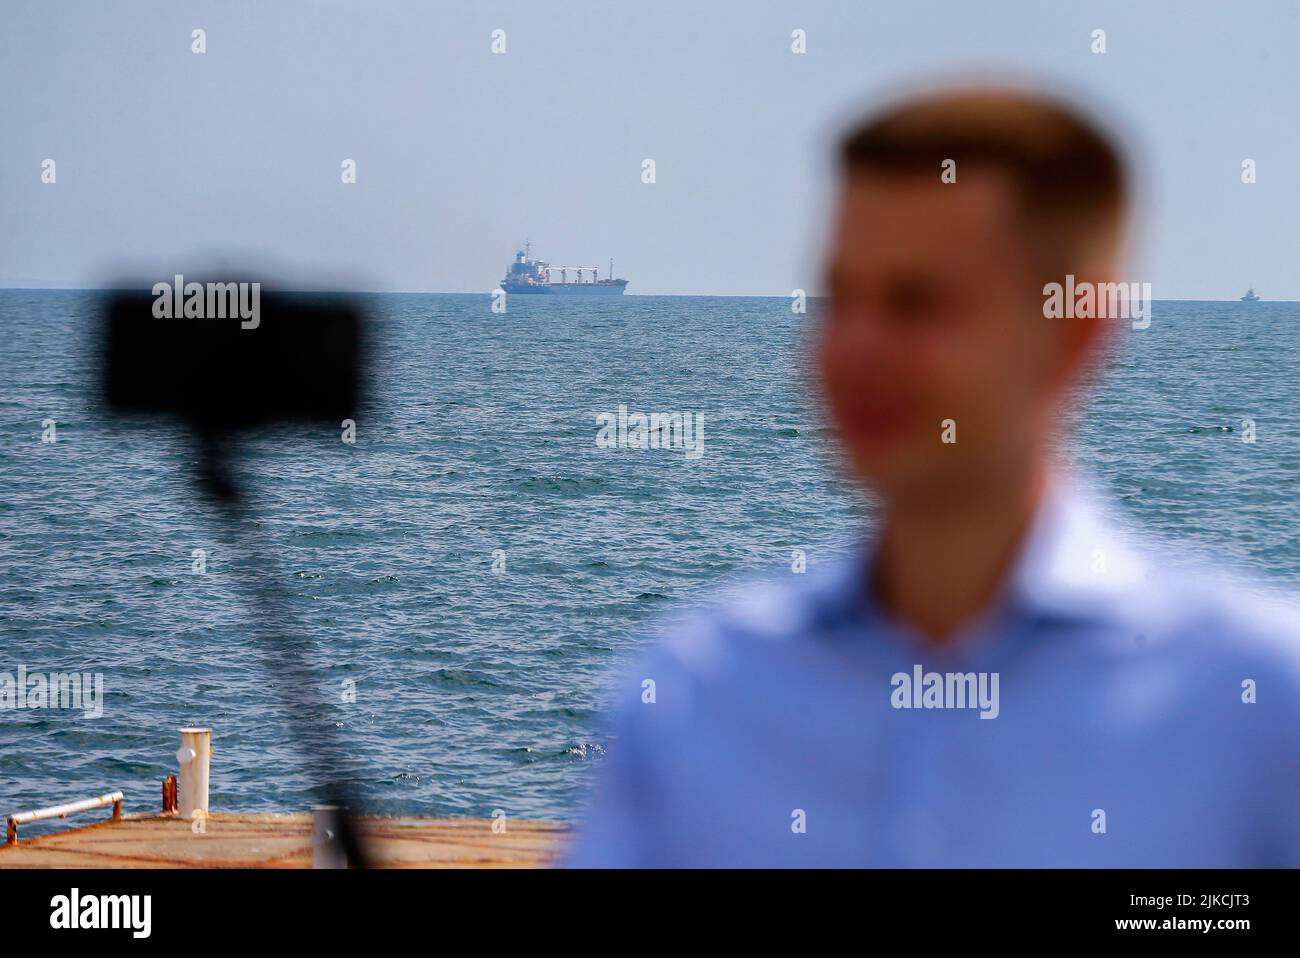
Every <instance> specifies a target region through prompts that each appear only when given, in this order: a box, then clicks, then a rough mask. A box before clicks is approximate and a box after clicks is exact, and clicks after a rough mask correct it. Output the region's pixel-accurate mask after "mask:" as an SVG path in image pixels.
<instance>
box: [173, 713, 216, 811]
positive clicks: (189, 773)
mask: <svg viewBox="0 0 1300 958" xmlns="http://www.w3.org/2000/svg"><path fill="white" fill-rule="evenodd" d="M180 732H181V747H180V748H179V749H177V751H176V761H177V763H178V764H179V765H180V775H179V776H178V777H177V784H176V811H177V812H178V813H179V814H180V816H181V817H182V818H195V817H199V818H206V817H207V815H208V768H209V766H210V765H211V761H212V729H210V728H183V729H181V730H180Z"/></svg>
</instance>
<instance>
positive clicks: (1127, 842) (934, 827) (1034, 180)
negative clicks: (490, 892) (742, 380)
mask: <svg viewBox="0 0 1300 958" xmlns="http://www.w3.org/2000/svg"><path fill="white" fill-rule="evenodd" d="M841 158H842V168H843V176H842V190H841V195H840V200H839V206H838V215H837V219H836V226H835V229H834V233H833V239H832V242H831V244H830V249H829V263H828V273H827V279H828V285H829V291H830V301H829V304H828V308H827V311H826V313H825V315H824V317H823V319H822V321H821V330H820V333H821V338H820V348H819V351H818V363H819V371H820V376H821V381H822V384H823V387H824V391H825V394H826V397H827V399H828V403H829V407H830V412H831V416H832V419H833V421H834V423H835V424H836V426H837V427H838V431H839V435H840V441H841V443H842V446H843V449H844V452H845V453H846V459H847V461H848V463H849V465H850V467H851V469H852V471H853V473H854V474H855V475H856V477H857V478H858V479H859V480H861V482H862V484H863V485H864V486H866V487H868V488H869V489H871V490H872V491H874V492H875V493H876V495H877V497H878V501H879V512H878V516H879V526H878V532H877V534H876V535H875V536H874V537H873V540H872V541H871V542H869V543H867V544H866V545H865V546H864V548H863V550H862V552H861V554H860V556H859V557H858V558H857V559H855V560H853V561H851V562H849V563H847V564H845V565H844V566H843V567H841V568H839V569H836V570H834V571H833V572H832V573H831V574H829V575H813V574H809V575H807V576H796V575H790V576H789V577H788V578H787V579H786V580H784V581H783V582H781V583H779V584H778V583H766V584H764V585H762V586H760V587H756V588H754V589H752V590H751V591H749V592H747V593H742V594H741V595H740V596H739V597H737V598H735V599H734V600H731V601H729V602H728V603H725V604H724V605H723V606H722V607H721V609H719V610H718V611H715V612H710V613H706V614H701V615H698V616H696V617H694V618H691V619H688V620H686V621H684V622H680V623H678V624H676V625H675V626H673V627H672V628H671V629H670V630H669V631H670V633H671V634H670V636H669V638H668V641H667V642H666V643H664V644H663V645H662V646H661V647H659V648H657V649H655V650H654V651H652V652H651V653H649V654H648V655H647V656H646V657H645V658H643V660H642V661H641V662H640V663H639V664H638V665H637V666H636V667H635V668H634V669H633V670H632V672H631V673H630V674H629V675H628V678H627V680H626V681H625V682H624V683H623V684H622V685H621V686H620V687H619V689H618V698H617V703H616V708H617V716H616V728H615V734H616V737H615V740H614V744H613V746H612V754H611V757H610V759H609V762H608V764H607V766H606V768H605V769H604V778H603V781H602V782H601V784H600V787H599V788H598V789H597V791H596V794H595V796H594V799H593V801H592V803H591V806H590V809H589V813H588V816H587V820H586V822H585V826H584V827H583V828H582V830H581V832H580V834H579V837H578V840H577V844H576V846H575V848H574V849H573V852H572V857H571V863H572V864H575V865H578V866H827V865H835V866H839V865H847V866H893V867H900V866H901V867H908V866H994V867H996V866H1011V867H1015V866H1030V867H1034V866H1103V867H1111V866H1115V867H1121V866H1122V867H1137V866H1154V867H1177V866H1211V867H1212V866H1250V865H1291V866H1296V865H1300V642H1298V640H1297V619H1296V617H1295V613H1294V612H1293V611H1292V612H1291V613H1289V614H1288V613H1287V612H1286V611H1285V610H1280V609H1273V610H1270V609H1266V608H1264V607H1262V606H1261V604H1260V603H1259V601H1258V600H1256V599H1254V598H1246V597H1241V596H1236V595H1235V594H1233V593H1230V592H1228V591H1226V590H1223V589H1219V588H1217V587H1216V588H1211V587H1209V586H1207V585H1206V584H1205V583H1204V582H1200V581H1197V582H1192V581H1188V580H1187V579H1186V578H1180V577H1179V576H1177V575H1171V574H1169V568H1168V566H1169V564H1168V563H1167V562H1164V561H1162V560H1161V559H1160V558H1159V557H1158V556H1152V555H1146V554H1143V553H1142V552H1140V551H1138V550H1135V549H1134V548H1132V546H1131V545H1130V544H1128V543H1127V542H1125V541H1124V537H1123V536H1122V535H1120V534H1119V532H1117V530H1116V528H1115V525H1114V523H1113V521H1112V520H1110V519H1108V518H1107V516H1106V515H1105V514H1104V511H1103V510H1101V509H1100V508H1099V507H1098V506H1097V505H1096V504H1095V503H1094V502H1093V501H1092V500H1091V499H1090V498H1089V497H1088V496H1086V495H1085V494H1083V493H1082V492H1081V491H1080V490H1079V488H1078V484H1077V483H1076V482H1074V481H1072V480H1071V479H1070V477H1069V476H1068V475H1066V474H1065V473H1064V472H1063V470H1062V469H1061V468H1060V467H1059V466H1058V465H1057V463H1056V462H1055V457H1054V450H1055V448H1056V447H1057V446H1058V444H1059V440H1061V439H1062V435H1063V431H1064V426H1065V424H1066V422H1067V419H1068V417H1069V414H1070V412H1071V408H1072V405H1073V404H1074V403H1075V402H1076V401H1077V398H1078V395H1079V392H1080V389H1079V387H1080V386H1081V385H1082V384H1083V383H1084V381H1085V379H1086V376H1087V374H1088V373H1089V371H1090V370H1092V369H1093V368H1094V367H1095V366H1096V365H1097V363H1098V360H1099V358H1100V357H1101V356H1102V355H1103V351H1104V347H1105V346H1106V344H1107V339H1108V337H1109V336H1110V335H1111V334H1112V333H1114V332H1116V331H1117V330H1118V329H1120V328H1121V323H1120V322H1117V321H1116V320H1115V319H1114V318H1100V317H1097V316H1095V315H1086V314H1087V313H1088V312H1089V310H1087V309H1084V310H1081V311H1080V312H1082V313H1083V314H1085V315H1081V316H1075V317H1073V318H1049V311H1048V310H1045V305H1044V304H1045V300H1046V295H1045V294H1046V292H1047V288H1048V287H1049V286H1050V284H1052V283H1058V284H1065V283H1067V276H1068V277H1070V280H1069V282H1070V283H1072V284H1073V287H1074V288H1076V289H1079V288H1084V285H1083V284H1094V285H1097V284H1103V283H1110V282H1119V281H1128V280H1130V279H1131V277H1125V276H1123V275H1122V274H1121V267H1122V265H1123V263H1122V244H1123V240H1124V233H1125V225H1126V218H1127V210H1128V197H1127V193H1126V190H1127V186H1126V174H1125V170H1124V166H1123V164H1122V163H1121V161H1120V159H1119V157H1118V156H1117V155H1116V153H1115V150H1114V149H1113V147H1112V146H1111V145H1110V143H1109V142H1108V141H1107V140H1106V138H1105V137H1104V136H1102V135H1101V134H1100V133H1099V132H1098V131H1097V130H1095V129H1094V128H1093V127H1092V126H1091V125H1090V124H1089V123H1088V122H1087V121H1085V120H1084V119H1082V118H1081V117H1079V116H1078V115H1076V114H1075V113H1074V112H1072V111H1071V110H1070V109H1068V108H1066V107H1063V106H1061V105H1058V104H1056V103H1054V102H1052V101H1049V100H1046V99H1043V98H1040V97H1038V96H1036V95H1029V94H1022V93H1016V92H1011V91H1000V90H982V91H963V92H949V93H938V94H931V95H927V96H925V97H921V98H917V99H913V100H910V101H907V102H904V103H902V104H900V105H897V106H895V107H893V108H892V109H890V110H888V111H887V112H885V113H884V114H883V115H880V116H877V117H875V118H873V119H871V120H870V121H869V122H868V123H866V125H864V126H862V127H861V128H859V129H857V130H855V131H853V132H851V133H850V134H849V135H848V137H847V138H846V139H845V140H844V142H843V146H842V152H841ZM1080 302H1081V303H1082V300H1080ZM1094 312H1095V311H1094ZM1052 315H1059V314H1052ZM1125 325H1127V323H1125ZM1135 325H1136V324H1135ZM1139 328H1140V327H1139ZM1134 335H1141V334H1140V333H1135V334H1134Z"/></svg>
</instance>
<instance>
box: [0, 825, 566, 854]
mask: <svg viewBox="0 0 1300 958" xmlns="http://www.w3.org/2000/svg"><path fill="white" fill-rule="evenodd" d="M357 824H358V826H359V829H360V832H361V836H362V838H363V840H364V841H365V843H366V846H365V847H366V849H367V853H368V854H369V855H370V856H371V858H372V859H373V862H374V864H375V865H376V866H377V867H380V868H537V867H545V866H547V865H551V864H553V863H554V862H555V861H556V859H557V857H558V856H559V854H560V851H561V849H562V845H563V842H564V839H565V836H566V834H567V832H568V826H567V825H565V824H563V823H560V822H538V821H508V822H506V823H505V824H506V827H505V830H504V831H498V832H494V831H493V830H492V821H491V820H490V819H483V818H361V819H358V820H357ZM499 827H500V826H498V828H499ZM311 866H312V816H311V813H309V812H301V813H292V814H275V813H262V814H235V813H211V814H209V815H208V816H207V818H206V819H205V820H204V822H203V824H202V830H201V831H196V830H195V829H194V827H193V823H192V822H190V821H188V820H186V819H184V818H180V817H178V816H176V815H157V814H138V813H137V814H133V815H122V817H121V820H120V821H104V822H98V823H95V824H92V825H85V826H82V827H80V828H72V829H68V830H66V831H61V832H55V833H52V834H48V835H40V836H34V837H31V838H27V837H23V838H22V840H21V841H20V843H19V844H17V845H12V846H0V868H310V867H311Z"/></svg>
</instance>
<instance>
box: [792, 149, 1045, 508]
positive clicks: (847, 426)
mask: <svg viewBox="0 0 1300 958" xmlns="http://www.w3.org/2000/svg"><path fill="white" fill-rule="evenodd" d="M1029 251H1030V244H1029V243H1027V242H1026V240H1025V237H1024V235H1023V230H1022V229H1021V228H1020V226H1019V223H1018V220H1017V217H1016V208H1015V203H1014V194H1013V192H1012V189H1011V186H1010V184H1009V183H1008V182H1006V181H1005V180H1004V179H1003V178H1002V177H1001V176H999V175H998V174H996V173H992V172H988V173H984V172H980V171H975V172H965V173H963V174H962V177H961V180H960V182H959V183H953V184H944V183H941V182H940V179H939V171H938V170H936V171H935V173H934V175H933V176H932V177H931V176H922V175H887V174H876V173H854V174H851V175H850V176H849V177H848V179H847V181H846V183H845V187H844V190H843V194H842V196H841V200H840V206H839V211H838V220H837V223H836V226H835V230H834V233H833V235H832V242H831V247H830V250H829V257H828V259H829V262H828V275H827V280H828V286H829V291H830V302H829V304H828V309H827V313H826V315H825V317H824V319H823V321H822V326H821V338H820V342H819V349H818V363H819V366H820V371H821V378H822V382H823V384H824V388H825V390H826V395H827V398H828V400H829V403H830V410H831V415H832V419H833V421H834V423H835V425H836V426H837V427H838V429H839V432H840V436H841V442H842V444H843V447H844V449H845V451H846V453H847V455H848V458H849V461H850V464H851V466H852V468H853V469H854V471H855V472H856V473H857V474H858V476H859V477H860V478H861V479H863V480H865V481H866V482H868V483H869V484H870V485H872V486H873V487H875V489H876V490H877V491H878V492H880V493H881V494H883V495H885V496H886V497H889V496H891V495H901V494H908V493H922V494H924V493H925V492H927V491H928V492H940V491H942V490H951V489H955V488H959V487H960V484H961V483H962V482H969V481H973V480H975V479H977V478H979V479H983V478H987V477H990V476H993V477H996V476H998V475H1000V474H1003V473H1005V472H1006V471H1008V470H1011V471H1014V470H1017V469H1020V468H1022V467H1023V466H1024V464H1025V463H1026V462H1027V461H1028V457H1030V456H1031V455H1032V450H1033V449H1034V448H1036V440H1037V439H1039V438H1041V436H1040V435H1039V433H1038V430H1040V429H1041V427H1042V425H1043V421H1044V420H1045V418H1046V417H1045V415H1044V412H1045V407H1046V406H1047V405H1048V402H1047V401H1048V400H1049V399H1050V398H1051V396H1052V395H1053V394H1054V392H1055V390H1054V389H1053V382H1054V380H1055V379H1056V378H1059V377H1056V376H1055V375H1054V371H1055V370H1057V369H1058V368H1059V358H1060V357H1059V353H1060V344H1059V343H1058V342H1057V340H1058V339H1060V338H1061V337H1060V335H1059V333H1058V332H1057V331H1056V330H1054V329H1051V328H1050V324H1051V322H1052V321H1051V320H1046V319H1044V318H1043V312H1042V307H1043V297H1042V295H1041V288H1042V284H1041V280H1039V281H1037V282H1036V281H1035V277H1034V273H1033V271H1032V269H1031V256H1030V252H1029ZM1057 322H1060V321H1059V320H1058V321H1057ZM947 420H951V421H952V423H953V424H954V426H953V428H949V429H948V430H947V433H948V435H949V437H955V439H956V441H955V442H951V443H945V442H944V441H943V439H944V435H945V425H946V421H947Z"/></svg>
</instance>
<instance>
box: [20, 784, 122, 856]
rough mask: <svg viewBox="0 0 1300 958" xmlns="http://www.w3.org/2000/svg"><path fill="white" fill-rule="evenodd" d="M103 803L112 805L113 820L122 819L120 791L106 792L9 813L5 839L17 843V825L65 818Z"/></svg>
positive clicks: (100, 805)
mask: <svg viewBox="0 0 1300 958" xmlns="http://www.w3.org/2000/svg"><path fill="white" fill-rule="evenodd" d="M105 805H112V806H113V821H115V822H120V821H121V820H122V793H121V792H107V793H105V794H103V795H100V796H98V797H97V798H87V799H83V800H82V801H80V802H69V803H68V804H67V805H52V806H50V807H49V808H38V809H36V810H35V811H30V812H19V813H18V814H16V815H10V816H9V829H8V835H7V836H6V841H7V842H8V843H9V844H10V845H17V844H18V826H19V825H28V824H30V823H32V822H40V821H44V820H45V819H47V818H67V817H68V816H69V815H72V814H74V813H76V812H88V811H90V810H91V809H94V808H103V807H104V806H105Z"/></svg>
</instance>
